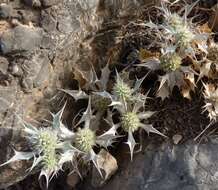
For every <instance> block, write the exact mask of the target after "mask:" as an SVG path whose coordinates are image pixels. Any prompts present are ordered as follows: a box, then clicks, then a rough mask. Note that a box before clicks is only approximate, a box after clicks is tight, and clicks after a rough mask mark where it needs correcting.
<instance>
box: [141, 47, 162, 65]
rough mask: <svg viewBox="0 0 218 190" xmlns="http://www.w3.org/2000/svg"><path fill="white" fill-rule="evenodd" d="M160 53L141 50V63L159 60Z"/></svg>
mask: <svg viewBox="0 0 218 190" xmlns="http://www.w3.org/2000/svg"><path fill="white" fill-rule="evenodd" d="M159 56H160V53H159V52H151V51H148V50H146V49H143V48H140V50H139V60H140V61H141V62H143V61H145V60H147V59H149V58H159Z"/></svg>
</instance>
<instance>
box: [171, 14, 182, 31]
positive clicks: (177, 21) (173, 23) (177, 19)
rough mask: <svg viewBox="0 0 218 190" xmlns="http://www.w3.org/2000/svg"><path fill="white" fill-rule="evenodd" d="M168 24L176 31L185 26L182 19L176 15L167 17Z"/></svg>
mask: <svg viewBox="0 0 218 190" xmlns="http://www.w3.org/2000/svg"><path fill="white" fill-rule="evenodd" d="M167 22H168V23H169V25H170V26H171V27H172V28H174V29H176V28H178V27H180V26H181V25H183V24H184V21H183V19H182V17H181V16H179V15H178V14H176V13H172V14H169V15H168V17H167Z"/></svg>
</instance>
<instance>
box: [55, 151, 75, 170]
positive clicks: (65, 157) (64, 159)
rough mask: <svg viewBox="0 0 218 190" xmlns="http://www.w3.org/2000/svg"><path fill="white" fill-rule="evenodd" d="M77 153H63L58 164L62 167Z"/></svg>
mask: <svg viewBox="0 0 218 190" xmlns="http://www.w3.org/2000/svg"><path fill="white" fill-rule="evenodd" d="M77 153H78V151H77V150H76V149H71V150H67V151H65V152H64V153H63V154H61V156H60V160H59V162H58V164H59V165H60V166H62V165H63V164H64V163H66V162H72V161H73V159H74V157H75V156H76V155H77Z"/></svg>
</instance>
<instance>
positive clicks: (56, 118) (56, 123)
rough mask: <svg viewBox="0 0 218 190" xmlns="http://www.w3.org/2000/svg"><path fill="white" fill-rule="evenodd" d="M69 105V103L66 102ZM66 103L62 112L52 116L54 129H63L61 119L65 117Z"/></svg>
mask: <svg viewBox="0 0 218 190" xmlns="http://www.w3.org/2000/svg"><path fill="white" fill-rule="evenodd" d="M66 103H67V102H66ZM66 103H65V104H64V106H63V107H62V108H61V110H60V111H58V112H57V113H56V114H53V113H51V114H52V117H53V121H52V127H53V129H60V127H61V117H62V115H63V112H64V109H65V106H66Z"/></svg>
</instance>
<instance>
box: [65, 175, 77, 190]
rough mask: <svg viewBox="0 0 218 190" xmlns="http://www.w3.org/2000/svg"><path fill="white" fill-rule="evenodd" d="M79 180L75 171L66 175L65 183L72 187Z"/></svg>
mask: <svg viewBox="0 0 218 190" xmlns="http://www.w3.org/2000/svg"><path fill="white" fill-rule="evenodd" d="M79 181H80V176H79V175H78V174H77V173H76V172H73V173H71V174H70V175H68V176H67V184H68V185H69V186H70V187H72V188H74V187H75V186H76V185H77V184H78V183H79Z"/></svg>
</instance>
